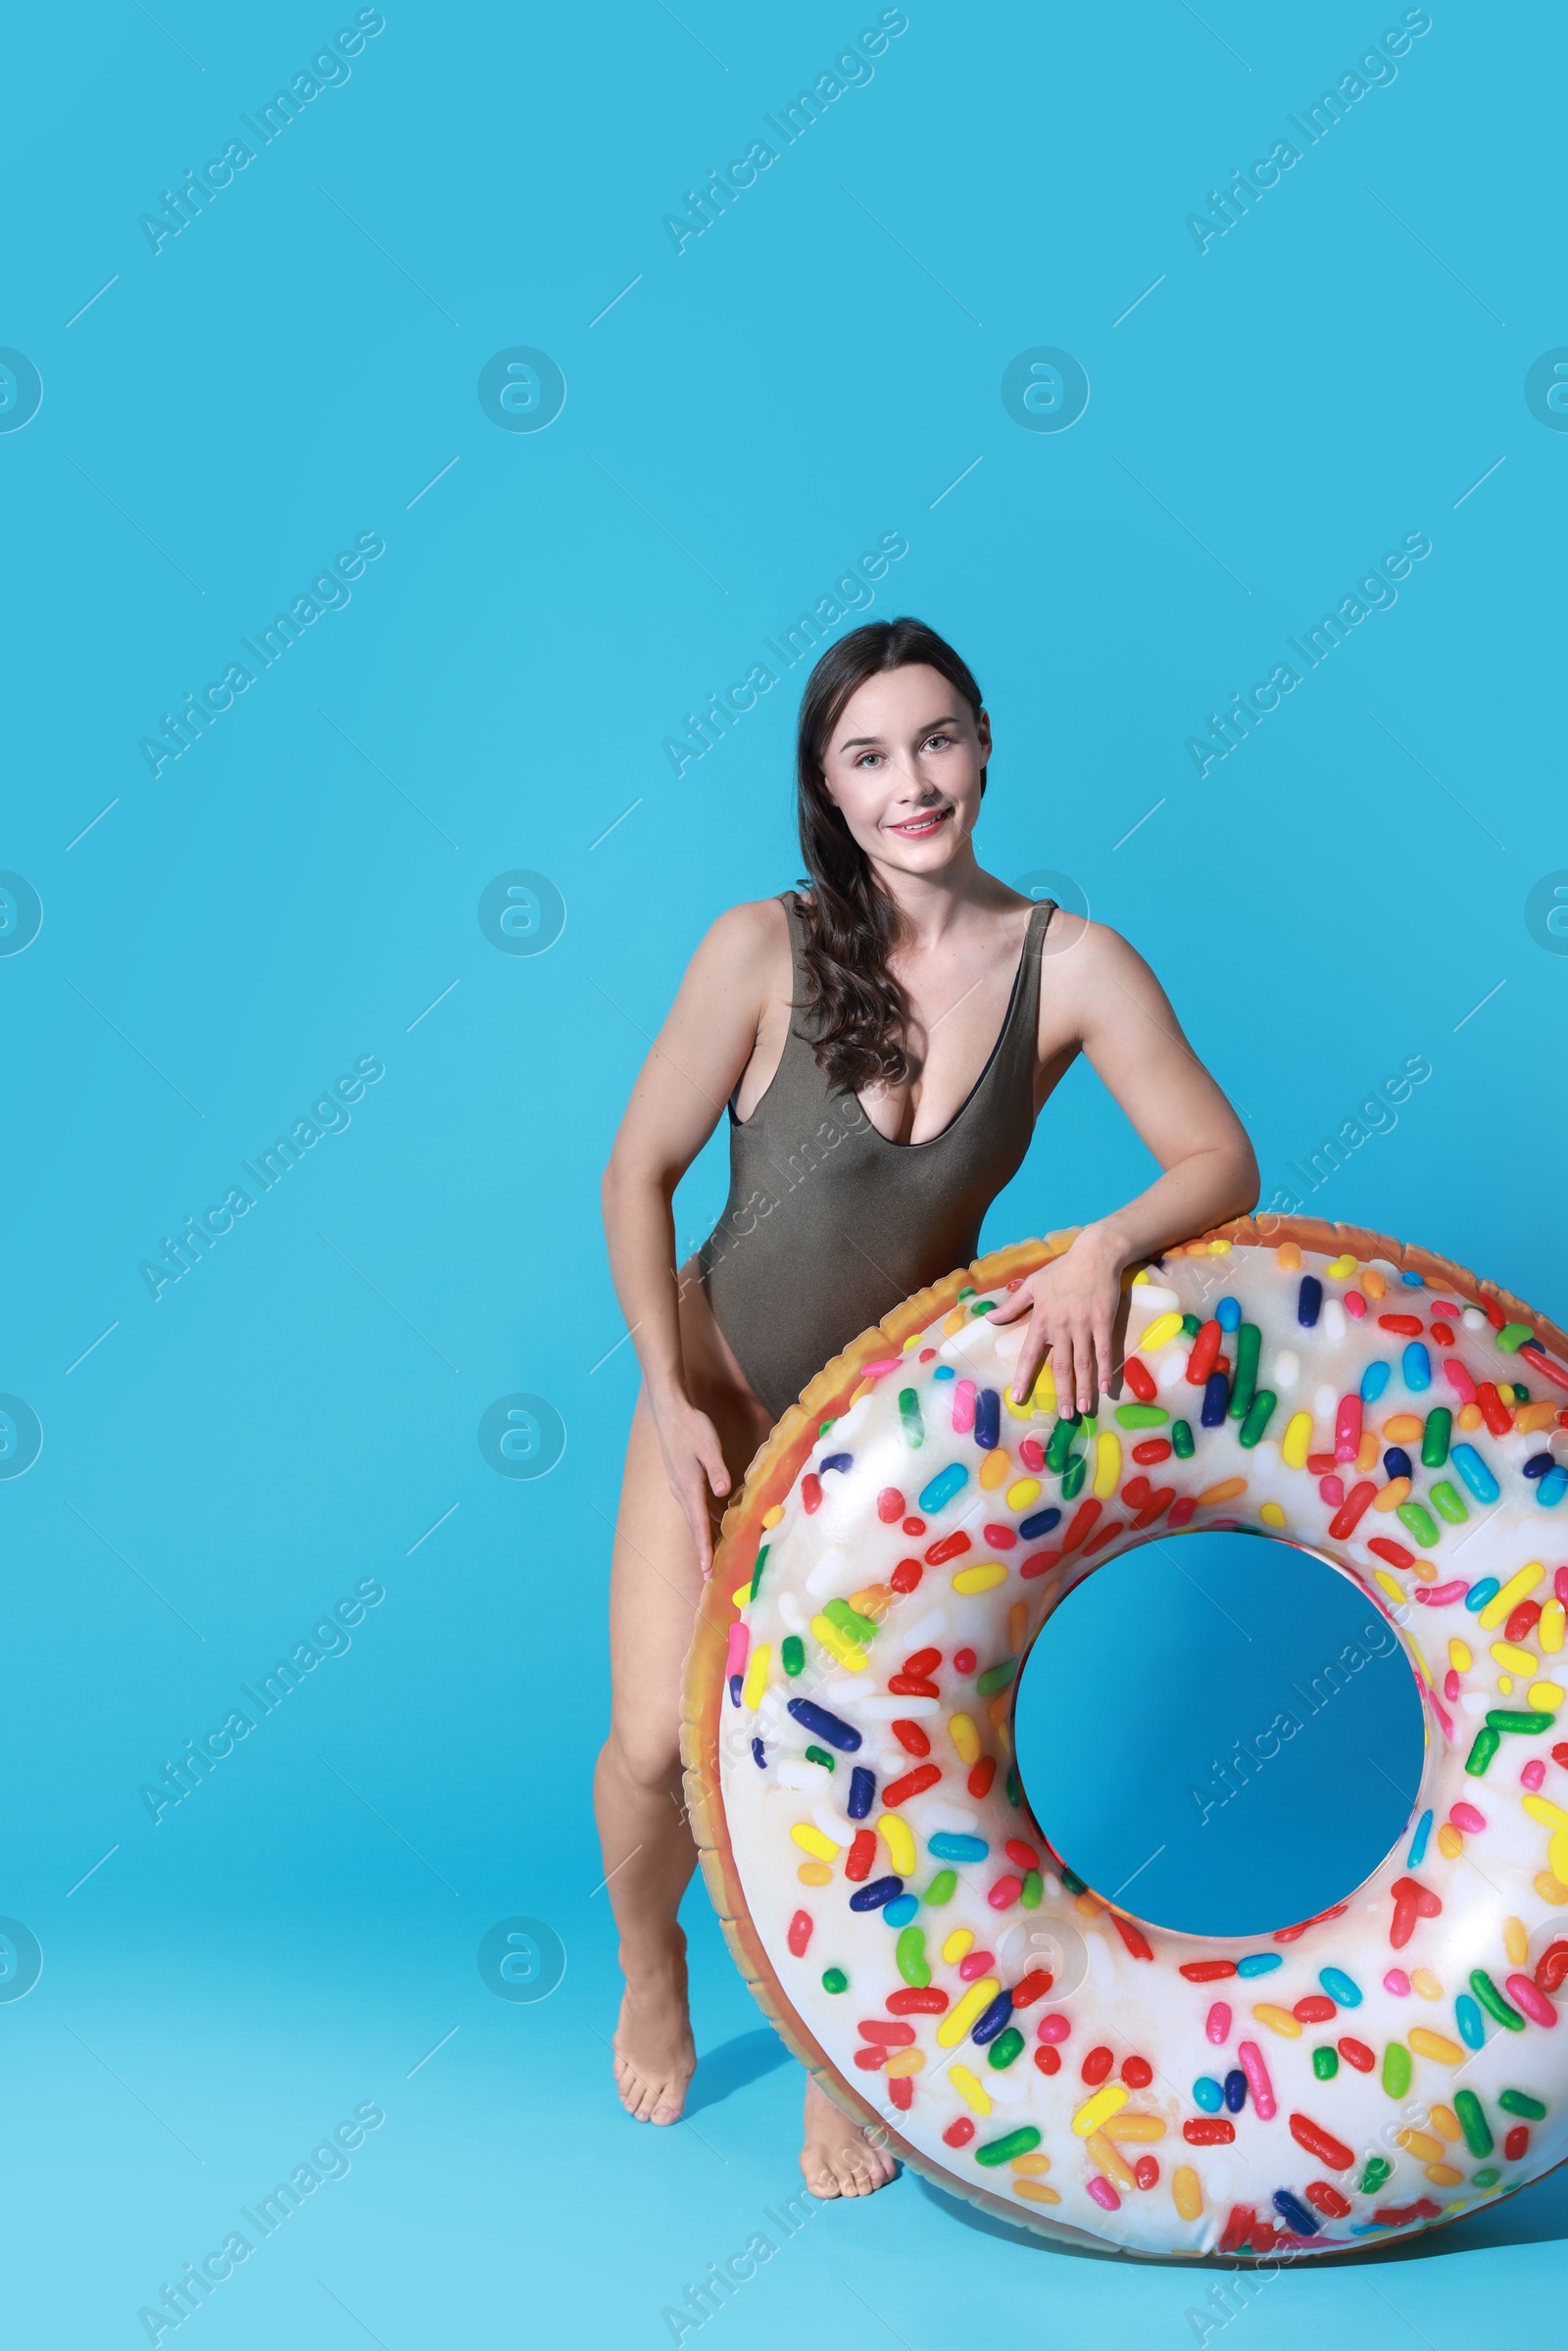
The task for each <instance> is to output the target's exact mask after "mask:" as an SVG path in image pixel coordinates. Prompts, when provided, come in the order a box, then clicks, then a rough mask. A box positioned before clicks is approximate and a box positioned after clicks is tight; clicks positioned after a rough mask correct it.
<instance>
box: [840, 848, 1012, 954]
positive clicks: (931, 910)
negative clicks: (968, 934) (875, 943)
mask: <svg viewBox="0 0 1568 2351" xmlns="http://www.w3.org/2000/svg"><path fill="white" fill-rule="evenodd" d="M871 869H872V871H873V872H874V873H875V875H876V878H877V882H878V884H879V885H880V887H881V888H882V890H883V891H884V892H885V893H886V894H887V896H888V897H889V898H890V899H891V900H892V902H893V904H894V906H896V907H897V908H898V913H899V928H900V931H901V933H902V936H903V938H904V939H905V940H906V941H907V942H908V943H909V944H911V945H914V946H917V947H921V948H926V947H933V946H936V945H937V944H938V943H939V942H940V941H941V940H943V939H944V938H946V937H947V936H948V935H949V934H950V933H951V932H953V931H954V930H957V929H961V928H962V927H963V925H964V923H965V922H966V921H967V920H968V919H969V917H970V916H971V915H972V914H973V913H975V912H976V911H977V910H978V909H979V908H981V907H982V906H989V905H990V904H991V903H992V902H993V901H994V900H995V899H996V898H997V897H998V895H999V892H998V885H997V882H996V880H995V878H994V877H993V876H992V875H991V874H989V873H987V872H985V871H984V869H983V868H982V866H981V865H980V863H979V861H978V859H977V858H976V857H975V854H974V846H973V843H972V842H971V841H969V840H967V839H966V840H965V841H964V842H963V843H962V845H961V847H960V848H959V849H958V850H957V851H956V854H955V855H954V856H953V857H951V858H950V859H949V861H948V863H947V864H946V865H944V866H943V867H942V869H941V871H940V872H939V873H907V872H906V871H905V870H904V869H903V868H902V867H900V866H896V865H888V864H884V863H883V862H882V860H881V859H880V858H878V857H873V858H872V859H871Z"/></svg>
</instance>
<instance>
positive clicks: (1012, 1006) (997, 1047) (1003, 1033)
mask: <svg viewBox="0 0 1568 2351" xmlns="http://www.w3.org/2000/svg"><path fill="white" fill-rule="evenodd" d="M1034 927H1035V918H1034V915H1033V913H1032V912H1031V914H1030V916H1029V920H1028V922H1027V924H1026V925H1025V928H1024V934H1023V945H1022V947H1021V948H1020V949H1019V950H1018V965H1017V969H1016V970H1015V971H1014V973H1013V975H1012V988H1011V992H1010V993H1009V995H1008V997H1007V1009H1006V1011H1005V1013H1004V1014H1003V1016H1002V1026H1001V1028H1000V1029H999V1030H998V1031H997V1040H996V1043H995V1044H994V1045H993V1046H992V1048H991V1051H990V1052H989V1053H987V1055H986V1057H985V1063H984V1066H983V1067H982V1069H981V1071H980V1074H979V1076H978V1077H977V1078H976V1079H975V1082H974V1084H973V1085H972V1086H971V1087H970V1089H969V1091H968V1093H967V1094H966V1095H965V1096H964V1098H963V1100H962V1102H960V1103H959V1104H958V1106H957V1108H956V1110H955V1111H954V1113H953V1116H952V1117H951V1118H950V1119H949V1120H948V1123H947V1125H946V1126H945V1127H942V1128H941V1129H939V1131H938V1132H937V1133H936V1134H935V1135H925V1136H922V1137H921V1139H920V1141H919V1142H918V1143H916V1142H914V1141H913V1140H912V1139H911V1140H910V1141H909V1142H907V1143H901V1142H900V1141H899V1139H898V1137H897V1136H896V1135H884V1134H883V1132H882V1130H881V1128H880V1127H879V1126H878V1125H877V1123H876V1120H875V1119H874V1118H873V1117H872V1116H871V1113H870V1111H869V1110H868V1109H867V1108H866V1106H865V1104H864V1102H861V1101H860V1097H859V1096H858V1094H857V1095H856V1096H855V1100H856V1102H858V1104H859V1109H860V1114H861V1116H862V1117H863V1118H864V1120H865V1123H866V1125H867V1126H868V1127H869V1128H870V1130H871V1132H872V1134H873V1135H874V1136H875V1137H876V1139H877V1141H878V1142H879V1143H885V1144H886V1145H887V1147H888V1149H889V1151H929V1150H930V1148H931V1146H932V1144H933V1143H943V1142H945V1141H946V1140H947V1138H948V1136H950V1135H951V1134H952V1133H953V1131H954V1129H955V1127H956V1126H957V1124H958V1122H959V1120H960V1119H961V1118H962V1117H963V1114H964V1112H965V1111H966V1110H967V1109H968V1107H969V1105H970V1103H971V1102H973V1101H974V1098H975V1096H976V1095H977V1094H978V1093H979V1091H980V1089H981V1087H982V1086H983V1085H984V1084H985V1082H986V1080H987V1078H988V1077H989V1076H990V1075H991V1071H992V1068H993V1065H994V1064H995V1062H996V1058H997V1055H998V1053H1001V1051H1002V1049H1003V1047H1004V1045H1005V1043H1006V1041H1007V1032H1008V1030H1009V1029H1010V1028H1011V1027H1012V1016H1013V1014H1014V1012H1016V1010H1017V1008H1018V994H1019V991H1020V989H1021V988H1022V986H1023V976H1024V967H1025V964H1026V962H1027V960H1028V955H1029V942H1030V940H1031V939H1032V938H1033V936H1034ZM759 1107H760V1104H759ZM755 1115H756V1112H755V1111H754V1112H753V1116H754V1117H755ZM916 1115H918V1113H916Z"/></svg>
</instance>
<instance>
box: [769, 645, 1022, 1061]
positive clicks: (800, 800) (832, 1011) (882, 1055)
mask: <svg viewBox="0 0 1568 2351" xmlns="http://www.w3.org/2000/svg"><path fill="white" fill-rule="evenodd" d="M916 663H918V664H919V665H921V666H923V667H925V668H928V669H936V670H939V671H940V672H941V674H942V675H943V676H944V677H945V678H946V679H947V680H948V683H949V684H950V685H951V686H954V687H956V690H957V692H958V693H959V694H961V695H962V697H963V699H964V701H965V702H966V703H967V704H968V706H969V708H970V710H972V711H973V713H974V715H975V718H976V719H977V720H978V718H979V716H980V709H981V701H980V688H979V687H978V685H977V684H976V683H975V680H974V675H973V672H972V671H971V670H970V669H969V667H968V665H967V663H966V662H964V661H961V660H960V658H959V657H958V655H957V654H956V653H955V652H954V650H953V647H952V646H951V645H950V644H948V643H947V641H946V639H945V638H942V637H939V636H938V635H937V633H936V631H935V629H932V628H927V626H926V624H925V622H924V621H923V620H911V619H907V618H902V619H898V620H869V621H867V622H866V623H865V625H864V627H862V628H856V629H852V630H851V631H850V633H849V635H848V636H847V637H841V638H840V639H839V642H838V643H837V644H836V645H834V646H831V647H830V648H829V650H828V651H827V652H826V653H825V654H823V656H822V658H821V660H820V661H818V662H817V664H816V666H815V668H814V669H813V670H812V671H811V674H810V676H809V678H808V679H807V681H806V692H805V694H804V695H803V696H802V697H801V716H800V726H799V732H798V735H797V742H796V759H795V767H796V801H797V815H798V818H799V822H800V830H801V855H802V857H804V858H805V859H806V866H807V872H808V874H809V883H810V892H811V895H810V897H809V899H802V898H800V897H799V896H797V899H796V906H797V907H798V908H799V911H800V915H801V919H802V922H803V924H804V926H805V931H806V942H805V949H804V955H805V962H806V975H807V1000H806V1004H804V1006H802V1009H803V1010H805V1011H806V1012H808V1013H809V1014H810V1015H811V1016H812V1020H813V1026H814V1028H815V1032H816V1033H815V1037H814V1039H813V1050H814V1052H815V1054H816V1061H817V1066H818V1068H819V1069H821V1070H823V1071H824V1072H825V1073H826V1075H827V1077H828V1080H829V1082H830V1083H831V1084H832V1085H834V1086H835V1087H841V1088H845V1089H848V1090H849V1091H851V1092H856V1093H858V1091H859V1089H860V1088H861V1087H862V1086H872V1085H876V1084H879V1083H880V1084H886V1085H897V1084H898V1083H899V1082H900V1080H901V1079H903V1078H905V1077H907V1075H908V1072H909V1062H908V1056H907V1053H906V1052H905V1049H904V1036H905V1025H906V1021H907V1016H908V1006H907V1003H906V1001H905V996H904V991H903V989H902V988H901V987H900V986H899V983H898V981H897V980H896V979H895V978H894V976H893V974H892V972H891V971H890V970H889V969H888V956H889V955H891V953H892V951H893V949H894V948H895V947H896V946H897V944H898V941H899V934H900V916H899V909H898V907H897V906H895V905H894V903H893V901H892V899H891V898H889V896H888V894H887V892H886V891H885V890H884V889H883V888H882V886H881V884H880V883H879V882H878V880H877V878H876V875H875V873H874V872H873V871H872V868H871V861H870V859H869V858H868V857H867V856H866V854H865V852H864V850H863V849H861V847H860V845H859V843H858V841H857V840H856V839H855V837H854V835H853V834H852V833H851V831H850V828H849V826H848V825H847V824H846V823H845V821H844V816H843V813H842V811H841V810H840V808H838V807H837V806H836V805H835V803H834V801H833V800H832V799H831V797H830V796H829V793H828V788H827V778H826V775H825V773H824V771H823V759H824V756H825V754H826V751H827V747H828V744H829V742H830V741H831V739H832V735H833V729H834V728H835V727H836V726H837V724H838V722H839V720H840V718H841V717H842V716H843V714H844V709H845V705H846V704H847V703H848V701H849V699H850V697H851V695H852V694H854V693H855V692H856V691H857V689H858V687H860V686H863V685H864V683H865V681H866V679H867V678H868V677H876V676H878V675H879V674H880V673H881V672H882V671H883V670H887V669H907V668H909V667H911V666H913V665H914V664H916ZM980 788H981V790H982V791H984V789H985V776H984V773H982V775H981V778H980Z"/></svg>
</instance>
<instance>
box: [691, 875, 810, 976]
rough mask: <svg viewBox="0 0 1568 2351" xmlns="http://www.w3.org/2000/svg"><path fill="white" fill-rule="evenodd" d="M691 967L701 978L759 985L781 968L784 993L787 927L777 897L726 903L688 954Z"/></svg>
mask: <svg viewBox="0 0 1568 2351" xmlns="http://www.w3.org/2000/svg"><path fill="white" fill-rule="evenodd" d="M692 968H693V970H694V971H700V972H701V973H702V975H703V977H704V978H705V979H709V980H717V981H720V982H723V983H726V984H729V985H739V986H745V985H748V984H754V985H760V986H762V987H766V986H768V985H769V984H770V983H771V982H772V981H774V980H775V979H777V977H778V975H779V973H780V971H782V973H783V975H784V977H783V987H784V992H785V993H786V994H788V993H789V989H790V970H791V956H790V930H789V922H788V919H787V917H786V915H785V912H784V908H783V907H782V906H780V904H779V902H778V900H777V899H776V898H751V899H746V900H744V901H743V902H742V904H741V905H740V906H728V907H726V908H725V910H724V912H723V913H722V914H720V915H719V917H718V919H717V920H716V921H715V922H713V923H711V924H710V926H709V928H708V930H707V932H706V933H705V935H704V937H703V940H702V943H701V945H700V946H699V947H698V950H697V953H696V954H695V955H693V957H692Z"/></svg>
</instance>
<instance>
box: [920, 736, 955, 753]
mask: <svg viewBox="0 0 1568 2351" xmlns="http://www.w3.org/2000/svg"><path fill="white" fill-rule="evenodd" d="M952 741H953V737H952V736H951V735H944V734H935V735H927V737H926V739H925V742H924V743H923V744H922V745H921V749H922V750H924V751H929V750H930V749H931V747H932V745H933V744H934V743H937V744H951V743H952Z"/></svg>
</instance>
